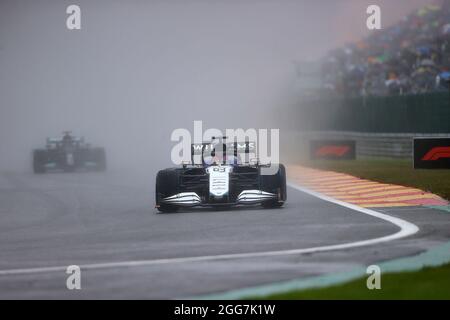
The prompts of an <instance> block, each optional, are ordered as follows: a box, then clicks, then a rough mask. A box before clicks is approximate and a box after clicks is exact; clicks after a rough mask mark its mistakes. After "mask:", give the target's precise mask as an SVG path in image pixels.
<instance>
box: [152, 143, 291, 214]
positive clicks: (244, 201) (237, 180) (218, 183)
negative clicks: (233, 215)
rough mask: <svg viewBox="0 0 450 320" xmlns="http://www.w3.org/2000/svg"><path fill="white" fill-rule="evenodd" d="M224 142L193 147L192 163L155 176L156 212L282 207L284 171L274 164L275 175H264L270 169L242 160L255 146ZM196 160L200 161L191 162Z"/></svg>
mask: <svg viewBox="0 0 450 320" xmlns="http://www.w3.org/2000/svg"><path fill="white" fill-rule="evenodd" d="M225 139H226V138H225V137H224V138H213V141H212V142H210V143H203V144H193V145H192V148H191V159H192V161H191V163H189V164H183V165H182V166H181V167H176V168H169V169H165V170H161V171H159V172H158V174H157V177H156V189H155V197H156V208H157V209H158V211H159V212H163V213H165V212H175V211H177V210H178V209H179V208H181V207H197V206H209V207H220V206H222V207H230V206H237V205H255V204H261V205H262V206H263V207H265V208H277V207H282V206H283V204H284V203H285V201H286V198H287V195H286V170H285V167H284V166H283V165H282V164H277V165H276V167H277V170H276V173H275V174H272V175H264V174H262V173H261V171H262V169H263V168H267V167H270V165H263V164H260V163H259V161H253V162H252V161H243V160H242V158H246V157H245V155H248V154H250V153H251V152H252V150H253V149H254V148H255V145H254V143H251V142H245V143H237V142H234V143H225V142H224V141H225ZM205 155H206V156H205ZM241 155H244V157H241ZM195 157H197V158H200V161H194V158H195ZM247 158H248V157H247ZM195 163H198V164H195ZM272 166H274V164H272Z"/></svg>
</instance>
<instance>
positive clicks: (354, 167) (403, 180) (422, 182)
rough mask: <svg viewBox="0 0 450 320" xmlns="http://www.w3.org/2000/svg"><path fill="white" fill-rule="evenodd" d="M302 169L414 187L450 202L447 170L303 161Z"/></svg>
mask: <svg viewBox="0 0 450 320" xmlns="http://www.w3.org/2000/svg"><path fill="white" fill-rule="evenodd" d="M302 164H303V165H305V166H308V167H312V168H317V169H323V170H331V171H336V172H342V173H348V174H350V175H353V176H356V177H360V178H363V179H369V180H373V181H378V182H384V183H392V184H399V185H403V186H408V187H415V188H419V189H422V190H424V191H429V192H432V193H434V194H437V195H439V196H441V197H443V198H445V199H450V170H414V169H413V165H412V162H411V161H409V160H384V159H381V160H379V159H376V160H375V159H374V160H372V159H367V160H355V161H348V160H347V161H344V160H338V161H314V162H312V161H306V162H303V163H302Z"/></svg>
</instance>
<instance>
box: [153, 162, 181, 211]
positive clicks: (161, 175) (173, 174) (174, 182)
mask: <svg viewBox="0 0 450 320" xmlns="http://www.w3.org/2000/svg"><path fill="white" fill-rule="evenodd" d="M178 184H179V171H178V170H175V169H166V170H161V171H159V172H158V175H157V176H156V186H155V200H156V209H158V211H159V212H160V213H174V212H177V211H178V209H179V208H178V207H177V206H174V205H170V204H167V203H163V202H161V200H162V199H164V198H166V197H170V196H173V195H174V194H176V193H177V190H178Z"/></svg>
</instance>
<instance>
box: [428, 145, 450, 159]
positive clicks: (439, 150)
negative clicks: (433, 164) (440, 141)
mask: <svg viewBox="0 0 450 320" xmlns="http://www.w3.org/2000/svg"><path fill="white" fill-rule="evenodd" d="M445 158H450V146H448V147H436V148H433V149H431V150H430V151H428V152H427V154H426V155H425V156H424V157H423V158H422V160H423V161H437V160H439V159H445Z"/></svg>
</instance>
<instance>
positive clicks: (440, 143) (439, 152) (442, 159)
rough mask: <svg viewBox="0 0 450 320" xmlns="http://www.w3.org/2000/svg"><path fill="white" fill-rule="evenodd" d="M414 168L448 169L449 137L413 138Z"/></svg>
mask: <svg viewBox="0 0 450 320" xmlns="http://www.w3.org/2000/svg"><path fill="white" fill-rule="evenodd" d="M414 168H415V169H450V138H430V139H427V138H418V139H414Z"/></svg>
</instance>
